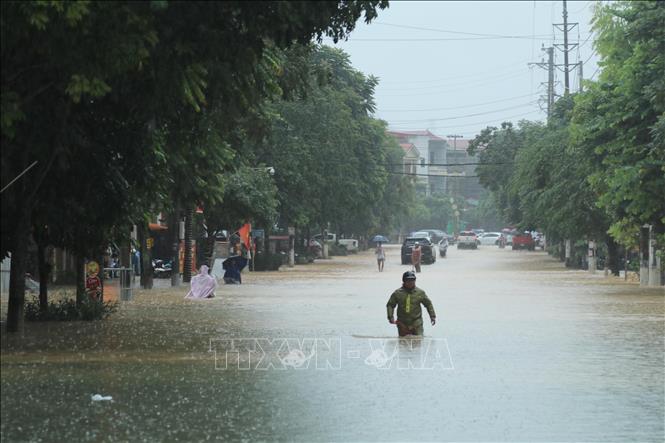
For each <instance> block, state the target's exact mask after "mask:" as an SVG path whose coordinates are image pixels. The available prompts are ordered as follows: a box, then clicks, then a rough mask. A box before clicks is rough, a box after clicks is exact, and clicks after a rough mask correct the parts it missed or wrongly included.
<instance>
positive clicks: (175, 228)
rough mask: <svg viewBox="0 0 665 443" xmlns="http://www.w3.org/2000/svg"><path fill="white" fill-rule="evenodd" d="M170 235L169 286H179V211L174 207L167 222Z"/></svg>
mask: <svg viewBox="0 0 665 443" xmlns="http://www.w3.org/2000/svg"><path fill="white" fill-rule="evenodd" d="M169 230H170V232H169V234H171V235H170V237H171V286H180V211H179V210H178V209H177V208H176V210H175V211H173V214H172V215H171V220H170V222H169Z"/></svg>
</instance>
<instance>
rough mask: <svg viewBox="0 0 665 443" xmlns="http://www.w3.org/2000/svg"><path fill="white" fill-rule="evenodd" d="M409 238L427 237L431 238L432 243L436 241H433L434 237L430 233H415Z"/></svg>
mask: <svg viewBox="0 0 665 443" xmlns="http://www.w3.org/2000/svg"><path fill="white" fill-rule="evenodd" d="M409 237H426V238H429V239H430V241H432V242H433V241H434V239H432V235H431V234H430V233H429V232H428V231H413V232H412V233H410V234H409Z"/></svg>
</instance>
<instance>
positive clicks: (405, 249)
mask: <svg viewBox="0 0 665 443" xmlns="http://www.w3.org/2000/svg"><path fill="white" fill-rule="evenodd" d="M416 242H418V244H420V249H421V250H422V262H423V263H425V264H432V263H434V262H435V261H436V250H435V249H434V244H433V243H432V241H431V240H430V239H429V238H427V237H407V238H406V239H404V243H402V264H403V265H408V264H411V251H412V250H413V245H415V244H416Z"/></svg>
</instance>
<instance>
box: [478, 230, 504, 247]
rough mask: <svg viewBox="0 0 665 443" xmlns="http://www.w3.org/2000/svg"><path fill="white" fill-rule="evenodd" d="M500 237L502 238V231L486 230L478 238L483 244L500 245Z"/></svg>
mask: <svg viewBox="0 0 665 443" xmlns="http://www.w3.org/2000/svg"><path fill="white" fill-rule="evenodd" d="M499 238H501V233H500V232H486V233H484V234H483V235H481V236H480V237H478V240H479V241H480V244H481V245H498V244H499Z"/></svg>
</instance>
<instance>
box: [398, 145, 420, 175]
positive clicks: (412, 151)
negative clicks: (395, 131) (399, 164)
mask: <svg viewBox="0 0 665 443" xmlns="http://www.w3.org/2000/svg"><path fill="white" fill-rule="evenodd" d="M399 146H400V147H401V148H402V151H404V158H403V165H404V173H405V174H416V171H417V168H418V162H419V161H420V151H418V148H416V145H414V144H413V143H400V144H399ZM413 178H414V180H415V178H416V176H415V175H414V176H413Z"/></svg>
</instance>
